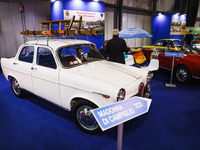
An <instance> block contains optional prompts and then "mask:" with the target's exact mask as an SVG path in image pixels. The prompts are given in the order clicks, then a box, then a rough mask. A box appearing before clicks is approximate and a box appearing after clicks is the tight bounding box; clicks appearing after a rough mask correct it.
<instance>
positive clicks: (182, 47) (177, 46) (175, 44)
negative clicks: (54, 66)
mask: <svg viewBox="0 0 200 150" xmlns="http://www.w3.org/2000/svg"><path fill="white" fill-rule="evenodd" d="M169 48H171V50H174V51H176V52H181V53H185V54H189V53H192V51H191V49H190V47H189V46H188V45H187V44H186V43H185V42H184V41H182V40H174V41H170V42H169Z"/></svg>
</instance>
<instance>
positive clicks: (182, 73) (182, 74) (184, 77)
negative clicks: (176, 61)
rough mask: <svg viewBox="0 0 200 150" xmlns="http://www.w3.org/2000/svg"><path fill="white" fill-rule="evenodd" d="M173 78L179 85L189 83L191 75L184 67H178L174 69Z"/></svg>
mask: <svg viewBox="0 0 200 150" xmlns="http://www.w3.org/2000/svg"><path fill="white" fill-rule="evenodd" d="M175 77H176V79H177V80H178V81H179V82H181V83H189V82H190V81H191V74H190V71H189V69H188V68H187V67H186V66H183V65H181V66H178V67H177V68H176V69H175Z"/></svg>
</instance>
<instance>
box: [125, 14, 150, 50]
mask: <svg viewBox="0 0 200 150" xmlns="http://www.w3.org/2000/svg"><path fill="white" fill-rule="evenodd" d="M151 24H152V21H151V16H149V15H141V14H137V13H134V12H132V13H131V12H130V11H124V13H123V24H122V29H127V28H140V29H143V30H145V31H147V32H149V33H150V34H151ZM126 43H127V45H128V46H130V47H141V46H144V45H150V44H151V38H136V39H135V38H134V39H126Z"/></svg>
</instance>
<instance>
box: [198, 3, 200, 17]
mask: <svg viewBox="0 0 200 150" xmlns="http://www.w3.org/2000/svg"><path fill="white" fill-rule="evenodd" d="M197 17H198V18H200V3H199V8H198V13H197Z"/></svg>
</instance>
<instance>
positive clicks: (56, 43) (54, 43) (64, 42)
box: [26, 39, 92, 50]
mask: <svg viewBox="0 0 200 150" xmlns="http://www.w3.org/2000/svg"><path fill="white" fill-rule="evenodd" d="M26 44H30V45H46V46H49V47H51V48H52V49H53V50H56V49H58V48H59V47H64V46H71V45H77V44H92V43H91V42H89V41H85V40H76V39H49V40H47V39H41V40H34V41H28V42H26Z"/></svg>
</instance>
